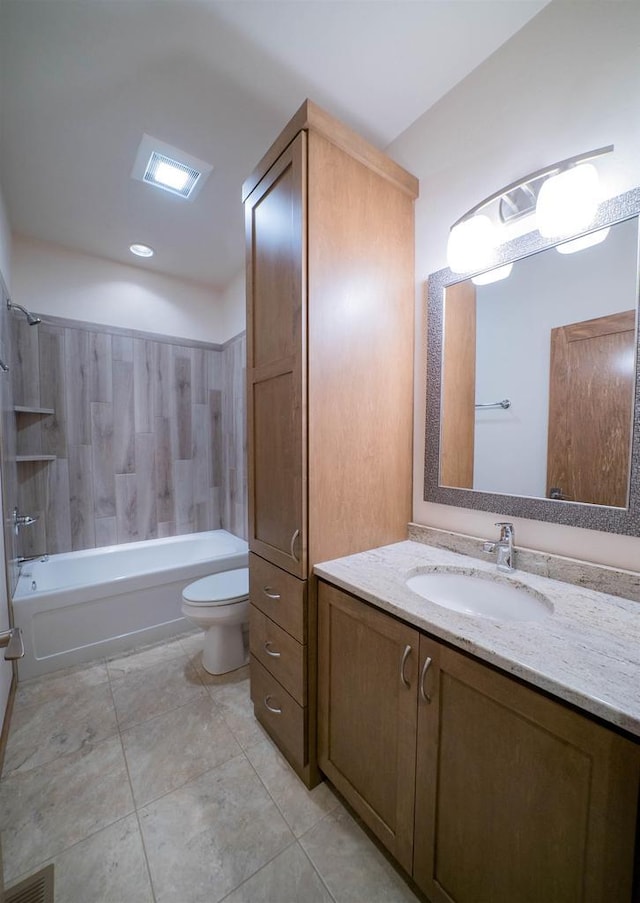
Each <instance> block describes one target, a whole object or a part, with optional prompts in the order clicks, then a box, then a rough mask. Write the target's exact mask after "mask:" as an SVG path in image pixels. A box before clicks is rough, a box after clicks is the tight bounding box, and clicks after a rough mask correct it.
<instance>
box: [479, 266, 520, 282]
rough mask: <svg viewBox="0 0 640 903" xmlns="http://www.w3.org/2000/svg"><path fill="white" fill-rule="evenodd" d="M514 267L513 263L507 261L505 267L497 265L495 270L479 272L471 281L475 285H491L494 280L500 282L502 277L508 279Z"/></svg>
mask: <svg viewBox="0 0 640 903" xmlns="http://www.w3.org/2000/svg"><path fill="white" fill-rule="evenodd" d="M512 269H513V264H512V263H506V264H505V265H504V266H503V267H496V268H495V270H487V272H486V273H479V274H478V275H477V276H474V277H473V278H472V280H471V281H472V282H473V284H474V285H491V283H492V282H500V281H501V280H502V279H507V278H508V277H509V276H510V275H511V270H512Z"/></svg>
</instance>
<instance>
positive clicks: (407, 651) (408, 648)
mask: <svg viewBox="0 0 640 903" xmlns="http://www.w3.org/2000/svg"><path fill="white" fill-rule="evenodd" d="M410 655H411V646H405V647H404V652H403V653H402V661H401V662H400V680H401V682H402V683H403V684H404V686H405V687H406V688H407V689H409V687H410V686H411V684H410V683H409V681H408V680H407V678H406V677H405V676H404V666H405V665H406V664H407V659H408V658H409V656H410Z"/></svg>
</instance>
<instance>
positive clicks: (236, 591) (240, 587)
mask: <svg viewBox="0 0 640 903" xmlns="http://www.w3.org/2000/svg"><path fill="white" fill-rule="evenodd" d="M248 595H249V568H236V569H235V570H233V571H221V572H220V573H219V574H209V576H208V577H202V578H201V579H200V580H196V581H194V582H193V583H190V584H189V586H187V587H185V589H184V591H183V593H182V598H183V599H184V600H185V601H186V602H189V604H190V605H196V606H197V605H203V606H204V605H207V606H218V605H231V604H233V603H236V602H241V601H243V600H244V599H246V598H247V597H248Z"/></svg>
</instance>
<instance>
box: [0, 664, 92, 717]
mask: <svg viewBox="0 0 640 903" xmlns="http://www.w3.org/2000/svg"><path fill="white" fill-rule="evenodd" d="M107 680H108V674H107V667H106V665H105V664H104V662H98V663H97V664H91V665H79V666H78V667H75V668H65V669H64V671H54V672H53V673H52V674H44V675H43V676H42V677H34V678H32V679H31V680H25V681H21V682H20V683H19V684H18V690H17V693H16V702H15V704H16V708H19V707H20V706H23V705H27V706H30V705H39V704H41V703H45V702H49V701H50V700H52V699H57V698H65V699H72V698H73V696H74V694H75V692H76V690H79V689H80V688H81V687H84V688H88V687H95V686H97V685H98V684H102V683H104V682H105V681H107Z"/></svg>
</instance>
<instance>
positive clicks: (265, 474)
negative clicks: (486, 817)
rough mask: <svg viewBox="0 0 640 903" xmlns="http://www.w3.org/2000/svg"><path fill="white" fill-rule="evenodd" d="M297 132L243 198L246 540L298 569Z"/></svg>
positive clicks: (301, 531) (302, 301) (301, 436)
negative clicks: (245, 275) (245, 356)
mask: <svg viewBox="0 0 640 903" xmlns="http://www.w3.org/2000/svg"><path fill="white" fill-rule="evenodd" d="M305 185H306V134H305V133H304V132H301V133H300V134H299V135H298V137H297V138H296V139H295V141H294V142H293V143H292V144H291V145H290V146H289V147H288V148H287V150H286V151H285V152H284V153H283V154H282V155H281V156H280V157H279V158H278V160H277V161H276V163H274V165H273V166H272V167H271V169H270V170H269V172H268V173H267V175H266V176H265V177H264V178H263V179H262V181H261V182H260V183H259V184H258V186H257V187H256V188H255V189H254V191H253V192H252V194H251V195H249V197H248V198H247V201H246V202H245V226H246V241H247V396H248V397H247V418H248V423H247V434H248V465H249V467H248V470H249V475H248V476H249V545H250V548H251V550H252V551H254V552H256V553H257V554H258V555H261V556H262V557H263V558H266V559H267V560H269V561H272V562H273V563H274V564H277V565H278V566H279V567H281V568H284V569H285V570H287V571H289V572H290V573H292V574H295V575H296V576H298V577H302V576H305V575H306V571H307V561H306V558H307V538H306V532H307V531H306V520H307V518H306V496H307V481H306V447H307V446H306V366H305V360H306V241H305V235H306V188H305Z"/></svg>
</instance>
